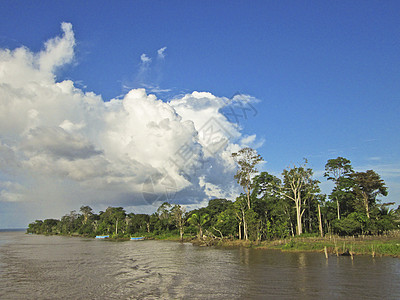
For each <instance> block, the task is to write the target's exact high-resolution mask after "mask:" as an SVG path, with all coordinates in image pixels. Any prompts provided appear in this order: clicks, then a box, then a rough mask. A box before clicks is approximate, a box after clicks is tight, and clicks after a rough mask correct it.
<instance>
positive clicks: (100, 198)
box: [0, 0, 400, 228]
mask: <svg viewBox="0 0 400 300" xmlns="http://www.w3.org/2000/svg"><path fill="white" fill-rule="evenodd" d="M399 103H400V3H399V2H398V1H112V2H110V1H18V2H16V1H6V0H3V1H1V2H0V228H16V227H19V228H20V227H26V226H27V224H28V223H30V222H33V221H34V220H36V219H44V218H60V217H61V216H63V215H65V214H66V213H68V212H69V211H71V210H79V207H80V206H81V205H83V204H84V205H90V206H91V207H92V208H94V209H95V210H96V211H99V210H104V209H105V208H106V207H108V206H123V207H124V208H126V210H127V211H128V212H135V213H152V212H154V211H155V210H156V209H157V207H158V206H159V205H160V204H161V203H162V202H163V201H169V202H170V203H173V204H182V205H185V206H186V207H187V209H193V208H196V207H199V206H205V205H206V204H207V201H208V200H209V199H212V198H215V197H224V198H227V199H231V200H234V199H235V197H236V196H237V195H238V193H240V192H241V190H240V187H239V186H238V185H237V184H236V183H235V182H234V179H233V174H234V173H235V164H234V162H233V161H232V158H231V156H230V154H231V153H232V152H235V151H238V150H239V149H241V148H243V147H252V148H255V149H257V151H258V153H259V154H260V155H261V156H262V157H263V158H264V160H265V163H263V164H262V165H260V166H259V170H260V171H267V172H269V173H271V174H274V175H276V176H278V177H280V176H281V173H282V171H283V169H285V168H288V167H291V166H294V165H299V164H301V163H302V162H303V158H307V160H308V165H309V167H311V168H312V169H313V170H314V174H315V177H316V178H317V179H319V180H320V181H321V188H322V191H323V192H324V193H326V194H329V193H330V189H331V188H332V184H330V183H329V182H327V181H326V179H325V178H324V177H323V176H322V175H323V172H324V166H325V164H326V162H327V160H328V159H331V158H336V157H338V156H342V157H345V158H348V159H350V160H351V162H352V165H353V167H354V169H355V170H356V171H366V170H368V169H372V170H374V171H376V172H377V173H378V174H380V175H381V177H382V179H383V180H384V181H385V183H386V185H387V186H388V191H389V195H388V196H387V197H385V198H384V199H382V200H383V201H384V202H395V203H396V205H395V206H394V207H397V206H398V205H400V153H399V149H400V138H399V133H398V131H399V130H398V129H399V128H400V126H399V125H400V121H399V115H400V104H399Z"/></svg>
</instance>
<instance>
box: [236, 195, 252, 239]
mask: <svg viewBox="0 0 400 300" xmlns="http://www.w3.org/2000/svg"><path fill="white" fill-rule="evenodd" d="M233 205H234V208H235V214H236V218H237V220H238V236H239V240H241V239H242V225H243V236H244V239H245V240H246V241H247V240H248V238H249V237H248V234H247V222H246V206H247V204H246V200H245V198H244V195H243V194H241V195H240V196H239V197H237V198H236V201H235V203H234V204H233Z"/></svg>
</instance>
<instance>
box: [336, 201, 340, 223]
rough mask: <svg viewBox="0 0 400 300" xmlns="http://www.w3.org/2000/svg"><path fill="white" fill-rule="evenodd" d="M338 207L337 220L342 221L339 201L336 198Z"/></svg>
mask: <svg viewBox="0 0 400 300" xmlns="http://www.w3.org/2000/svg"><path fill="white" fill-rule="evenodd" d="M336 207H337V219H338V220H340V206H339V199H338V198H337V197H336Z"/></svg>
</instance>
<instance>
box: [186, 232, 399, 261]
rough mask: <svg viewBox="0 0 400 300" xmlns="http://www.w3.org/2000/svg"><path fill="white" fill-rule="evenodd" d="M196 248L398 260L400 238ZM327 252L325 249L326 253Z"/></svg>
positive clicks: (222, 243) (303, 239)
mask: <svg viewBox="0 0 400 300" xmlns="http://www.w3.org/2000/svg"><path fill="white" fill-rule="evenodd" d="M193 243H194V244H196V245H199V246H217V247H248V248H255V249H276V250H281V251H291V252H321V253H324V252H325V251H326V253H327V255H338V256H339V255H371V256H393V257H400V236H363V237H339V236H326V237H323V238H317V237H294V238H288V239H282V240H274V241H262V242H251V241H243V240H222V239H221V240H207V239H206V240H204V241H199V240H197V241H193ZM325 249H326V250H325Z"/></svg>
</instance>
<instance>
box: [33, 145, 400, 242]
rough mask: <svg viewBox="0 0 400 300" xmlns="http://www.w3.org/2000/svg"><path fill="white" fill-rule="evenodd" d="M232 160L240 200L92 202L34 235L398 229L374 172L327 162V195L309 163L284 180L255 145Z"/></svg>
mask: <svg viewBox="0 0 400 300" xmlns="http://www.w3.org/2000/svg"><path fill="white" fill-rule="evenodd" d="M233 157H234V159H235V161H236V162H237V164H238V171H237V173H236V175H235V179H236V180H237V182H238V183H239V184H240V185H241V186H242V187H243V191H244V193H243V194H241V195H240V196H239V197H238V198H237V199H235V201H230V200H227V199H213V200H210V201H209V203H208V206H207V207H203V208H199V209H195V210H192V211H189V212H186V211H185V208H184V207H182V206H181V205H178V204H175V205H172V204H170V203H168V202H165V203H163V204H162V205H161V206H160V207H159V208H158V209H157V211H156V212H155V213H153V214H151V215H147V214H134V213H127V212H126V211H125V210H124V209H123V208H122V207H109V208H107V209H106V211H104V212H103V211H101V212H100V213H99V214H96V213H94V212H93V210H92V208H90V207H89V206H82V207H81V208H80V211H79V213H77V212H76V211H72V212H70V213H69V214H67V215H65V216H63V217H62V218H61V219H60V220H57V219H46V220H44V221H41V220H37V221H35V222H34V223H31V224H29V227H28V230H27V232H28V233H37V234H60V235H82V236H91V237H94V236H96V235H110V237H118V238H124V237H130V236H138V235H140V236H164V237H165V236H172V235H178V234H179V235H180V237H181V238H183V236H184V235H185V236H188V237H194V236H197V237H198V238H199V239H202V238H204V237H205V236H208V237H212V238H221V239H222V238H230V239H244V240H252V241H260V240H271V239H277V238H286V237H289V236H295V235H302V234H303V235H304V234H315V235H324V234H327V233H329V234H339V235H367V234H383V233H385V232H388V231H391V230H396V229H399V228H400V206H399V207H398V208H397V209H392V208H390V207H391V206H392V205H393V204H394V203H381V201H380V199H379V197H381V196H386V195H387V187H386V186H385V183H384V181H383V180H382V179H381V178H380V176H379V175H378V174H377V173H376V172H375V171H373V170H367V171H365V172H355V171H354V170H353V167H352V166H351V162H350V161H349V160H348V159H345V158H343V157H338V158H336V159H330V160H328V162H327V164H326V165H325V174H324V175H325V177H326V179H327V180H331V181H333V183H334V188H333V190H332V191H331V193H330V194H329V195H328V196H327V195H325V194H321V191H320V187H319V184H320V182H319V181H318V180H316V179H314V178H313V170H312V169H311V168H309V167H307V161H305V162H304V164H302V165H300V166H292V167H290V168H287V169H285V170H284V171H283V172H282V178H281V179H280V178H278V177H276V176H274V175H271V174H269V173H267V172H261V173H258V172H257V170H256V168H255V167H256V165H257V164H258V163H260V162H261V161H262V158H261V156H259V155H258V154H257V153H256V151H255V150H253V149H251V148H244V149H242V150H240V151H239V152H238V153H234V154H233Z"/></svg>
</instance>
